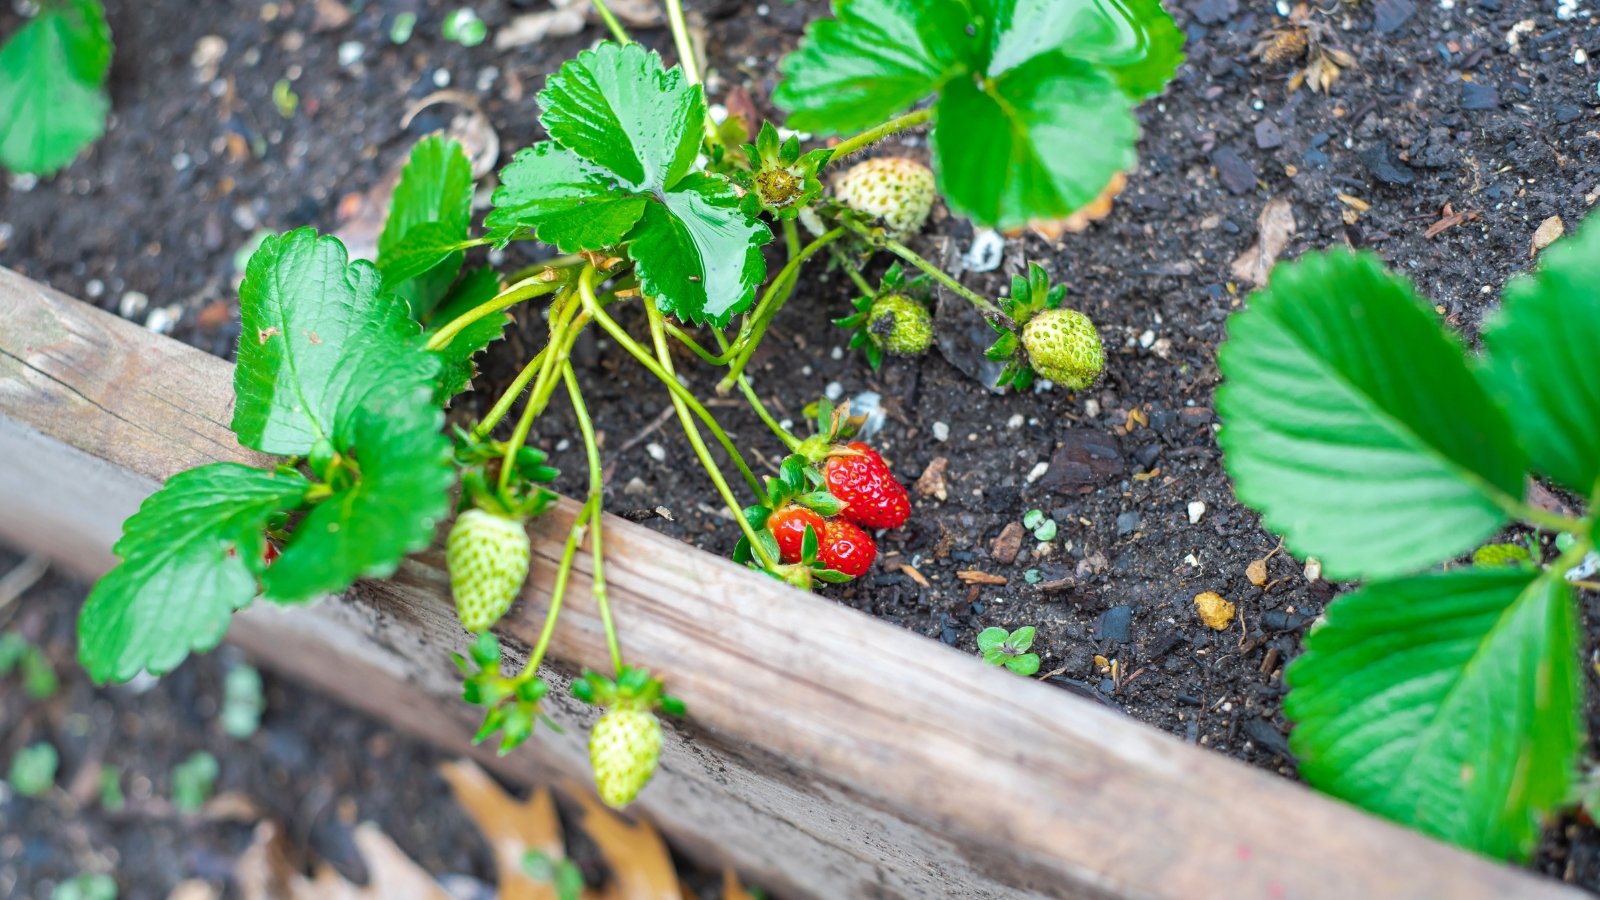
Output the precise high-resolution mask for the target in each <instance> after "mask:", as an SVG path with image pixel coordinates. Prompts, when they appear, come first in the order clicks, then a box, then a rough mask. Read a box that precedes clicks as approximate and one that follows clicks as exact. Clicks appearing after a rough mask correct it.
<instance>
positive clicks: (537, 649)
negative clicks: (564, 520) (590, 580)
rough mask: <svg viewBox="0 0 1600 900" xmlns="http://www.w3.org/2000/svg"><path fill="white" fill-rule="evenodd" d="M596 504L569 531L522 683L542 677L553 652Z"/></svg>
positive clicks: (521, 674)
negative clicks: (542, 665) (580, 546)
mask: <svg viewBox="0 0 1600 900" xmlns="http://www.w3.org/2000/svg"><path fill="white" fill-rule="evenodd" d="M594 502H595V498H593V497H590V498H589V502H588V503H585V504H584V506H583V509H582V510H581V511H579V513H578V517H577V518H576V519H573V520H572V527H571V528H570V529H568V531H567V544H566V546H565V547H564V548H562V550H561V563H560V565H559V566H557V567H556V583H555V584H554V585H553V586H552V587H551V588H550V609H549V610H547V611H546V612H545V614H544V627H543V628H541V629H540V630H539V640H538V642H537V643H535V644H534V645H533V653H531V654H529V656H528V662H527V663H526V664H524V665H523V667H522V671H521V672H520V673H518V674H517V680H519V681H522V680H526V679H529V678H532V677H533V676H534V675H535V674H537V673H538V671H539V664H540V663H542V662H544V654H545V652H546V651H547V650H549V649H550V638H552V637H553V636H555V633H556V617H557V616H559V615H561V599H562V598H563V597H565V596H566V594H567V579H568V578H570V577H571V576H572V561H573V560H574V559H576V558H577V555H578V544H579V543H581V542H582V541H583V529H584V523H585V522H587V521H588V520H589V507H590V505H591V504H593V503H594Z"/></svg>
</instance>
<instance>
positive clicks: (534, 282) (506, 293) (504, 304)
mask: <svg viewBox="0 0 1600 900" xmlns="http://www.w3.org/2000/svg"><path fill="white" fill-rule="evenodd" d="M564 284H565V281H564V280H560V279H558V280H556V281H547V280H544V276H543V272H542V271H541V273H540V274H538V275H534V276H533V277H531V278H525V279H523V280H521V281H518V282H517V283H515V284H513V285H512V286H511V287H508V288H506V289H505V290H503V291H501V292H500V293H498V294H496V295H494V296H493V297H491V298H489V299H488V300H486V301H484V302H483V303H481V304H479V305H477V306H474V307H473V308H471V309H469V310H467V311H466V312H464V313H462V314H461V315H459V316H456V317H455V318H454V319H451V320H450V321H449V322H446V323H445V324H444V326H443V327H441V328H440V329H439V330H438V331H435V332H434V333H433V335H432V336H431V337H429V338H428V342H427V343H426V344H424V345H423V349H424V350H443V349H444V348H446V347H448V346H450V342H451V341H453V340H455V337H456V335H458V334H460V333H461V332H462V330H463V329H465V328H466V327H467V326H468V325H471V324H472V323H473V322H476V321H478V320H479V319H481V318H483V317H484V316H487V315H492V314H494V313H496V312H499V311H500V310H502V309H506V308H508V307H512V306H515V305H517V304H518V303H521V302H522V301H524V300H531V299H533V298H534V297H542V296H544V295H545V294H548V293H550V292H551V291H556V290H560V289H561V288H562V287H563V286H564Z"/></svg>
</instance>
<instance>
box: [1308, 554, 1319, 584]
mask: <svg viewBox="0 0 1600 900" xmlns="http://www.w3.org/2000/svg"><path fill="white" fill-rule="evenodd" d="M1305 576H1306V580H1307V581H1320V580H1322V560H1320V559H1317V558H1316V557H1315V556H1308V557H1306V568H1305Z"/></svg>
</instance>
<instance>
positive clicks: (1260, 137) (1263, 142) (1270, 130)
mask: <svg viewBox="0 0 1600 900" xmlns="http://www.w3.org/2000/svg"><path fill="white" fill-rule="evenodd" d="M1256 146H1257V147H1260V148H1261V149H1263V150H1271V149H1273V148H1275V147H1281V146H1283V129H1281V128H1279V127H1278V123H1276V122H1274V121H1272V120H1271V119H1262V120H1261V121H1259V122H1257V123H1256Z"/></svg>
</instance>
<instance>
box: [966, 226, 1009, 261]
mask: <svg viewBox="0 0 1600 900" xmlns="http://www.w3.org/2000/svg"><path fill="white" fill-rule="evenodd" d="M1005 255H1006V239H1005V238H1004V237H1002V236H1001V235H1000V232H998V231H995V230H994V229H993V228H980V229H978V230H977V232H976V233H974V234H973V235H972V248H971V249H969V250H968V251H967V258H966V264H967V271H968V272H993V271H994V270H995V269H998V268H999V267H1000V261H1001V260H1003V259H1005Z"/></svg>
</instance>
